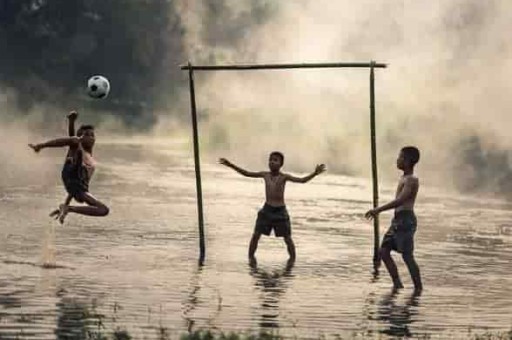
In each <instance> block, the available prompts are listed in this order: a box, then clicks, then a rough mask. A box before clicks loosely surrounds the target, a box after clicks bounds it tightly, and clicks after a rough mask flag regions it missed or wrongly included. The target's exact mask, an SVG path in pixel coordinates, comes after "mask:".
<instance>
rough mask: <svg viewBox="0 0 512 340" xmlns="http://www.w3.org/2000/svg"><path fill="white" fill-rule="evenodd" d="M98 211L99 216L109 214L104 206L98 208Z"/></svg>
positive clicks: (108, 210)
mask: <svg viewBox="0 0 512 340" xmlns="http://www.w3.org/2000/svg"><path fill="white" fill-rule="evenodd" d="M98 210H99V213H100V216H107V215H108V214H109V213H110V209H109V208H108V207H107V206H106V205H104V204H102V205H100V206H98Z"/></svg>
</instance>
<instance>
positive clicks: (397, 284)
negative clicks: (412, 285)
mask: <svg viewBox="0 0 512 340" xmlns="http://www.w3.org/2000/svg"><path fill="white" fill-rule="evenodd" d="M379 253H380V258H381V259H382V261H383V262H384V264H385V265H386V268H387V270H388V272H389V275H390V276H391V279H392V280H393V286H394V288H404V286H403V285H402V282H401V281H400V277H399V276H398V269H397V268H396V264H395V261H393V258H392V257H391V248H389V247H381V248H380V251H379Z"/></svg>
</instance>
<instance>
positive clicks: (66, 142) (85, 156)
mask: <svg viewBox="0 0 512 340" xmlns="http://www.w3.org/2000/svg"><path fill="white" fill-rule="evenodd" d="M77 134H78V135H79V136H80V137H78V136H72V137H65V138H58V139H53V140H50V141H47V142H45V143H40V144H29V146H30V147H31V148H32V149H33V150H34V151H35V152H37V153H38V152H39V151H41V150H42V149H45V148H56V147H68V148H69V149H68V155H67V157H66V162H65V163H64V166H63V168H62V180H63V182H64V186H65V188H66V191H67V192H68V194H69V196H71V197H72V198H73V199H75V200H76V201H77V202H80V203H86V204H87V206H71V205H70V206H68V205H67V204H61V205H60V206H59V216H58V218H59V221H60V222H61V223H63V222H64V219H65V217H66V215H67V214H68V213H75V214H81V215H87V216H106V215H108V213H109V209H108V207H107V206H106V205H105V204H103V203H102V202H101V201H99V200H97V199H96V198H95V197H94V196H93V195H91V193H89V182H90V180H91V177H92V175H93V173H94V169H95V166H96V161H95V160H94V158H93V156H92V151H93V148H94V144H95V142H96V138H95V133H94V127H93V126H92V125H82V126H81V127H80V128H79V129H78V131H77ZM69 201H70V199H69V197H68V199H67V200H66V203H69Z"/></svg>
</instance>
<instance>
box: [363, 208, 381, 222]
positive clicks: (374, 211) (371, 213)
mask: <svg viewBox="0 0 512 340" xmlns="http://www.w3.org/2000/svg"><path fill="white" fill-rule="evenodd" d="M378 214H379V212H378V211H377V209H371V210H368V211H367V212H366V214H364V217H365V218H366V219H368V220H371V219H373V218H375V217H376V216H377V215H378Z"/></svg>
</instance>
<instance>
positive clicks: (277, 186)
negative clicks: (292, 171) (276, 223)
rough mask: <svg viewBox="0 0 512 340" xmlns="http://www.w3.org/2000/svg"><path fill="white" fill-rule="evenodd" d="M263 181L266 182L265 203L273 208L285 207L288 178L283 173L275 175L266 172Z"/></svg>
mask: <svg viewBox="0 0 512 340" xmlns="http://www.w3.org/2000/svg"><path fill="white" fill-rule="evenodd" d="M263 179H264V180H265V203H266V204H268V205H270V206H273V207H282V206H285V203H284V189H285V186H286V177H285V176H284V175H283V174H282V173H279V174H277V175H273V174H272V173H271V172H266V173H265V175H264V176H263Z"/></svg>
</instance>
